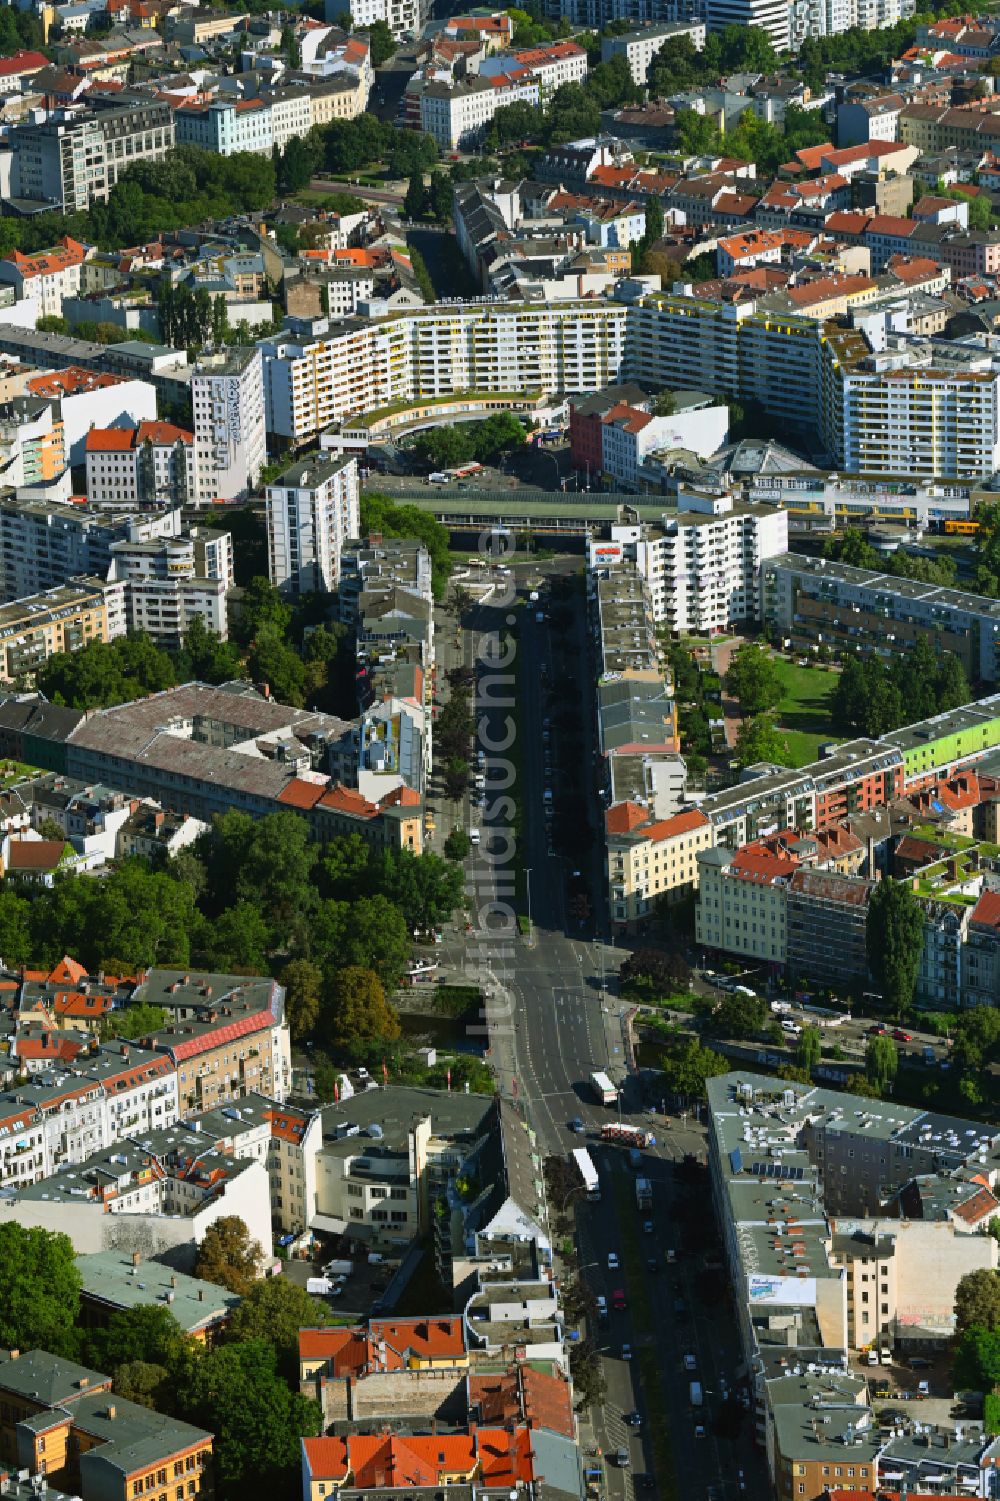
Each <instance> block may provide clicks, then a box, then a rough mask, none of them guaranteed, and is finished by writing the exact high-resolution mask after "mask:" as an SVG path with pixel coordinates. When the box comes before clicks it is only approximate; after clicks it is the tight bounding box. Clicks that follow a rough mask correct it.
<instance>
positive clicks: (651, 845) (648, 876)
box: [604, 802, 712, 932]
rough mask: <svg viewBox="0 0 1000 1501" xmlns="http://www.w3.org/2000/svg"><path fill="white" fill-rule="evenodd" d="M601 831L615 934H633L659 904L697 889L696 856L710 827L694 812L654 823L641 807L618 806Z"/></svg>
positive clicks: (709, 834)
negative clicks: (603, 830)
mask: <svg viewBox="0 0 1000 1501" xmlns="http://www.w3.org/2000/svg"><path fill="white" fill-rule="evenodd" d="M604 829H605V843H606V847H607V882H608V893H609V897H610V906H611V917H612V921H613V923H614V925H615V929H616V931H625V932H636V931H638V929H639V928H640V926H641V925H642V924H643V923H644V922H645V921H646V920H647V919H648V918H649V917H651V916H652V914H653V911H654V909H655V907H656V906H657V904H658V903H659V902H660V901H664V902H667V903H670V902H677V901H681V900H683V898H684V897H686V896H689V895H690V894H691V893H692V892H693V891H694V890H695V888H696V887H697V884H698V870H699V866H698V861H699V856H700V854H701V852H702V851H704V850H707V849H710V847H711V845H712V825H711V823H710V821H709V819H707V818H706V817H705V815H704V814H703V813H702V812H700V810H698V809H693V808H692V809H688V810H687V811H685V812H682V813H677V814H675V815H674V816H673V817H672V818H665V819H657V818H652V817H650V813H649V809H648V808H646V807H643V806H642V805H641V804H638V803H631V802H626V803H618V804H616V805H615V806H614V807H611V808H609V809H608V811H607V813H606V814H605V818H604Z"/></svg>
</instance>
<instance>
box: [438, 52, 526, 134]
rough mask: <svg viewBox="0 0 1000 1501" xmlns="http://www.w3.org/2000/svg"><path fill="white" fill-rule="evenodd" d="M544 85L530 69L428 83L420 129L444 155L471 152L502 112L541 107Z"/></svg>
mask: <svg viewBox="0 0 1000 1501" xmlns="http://www.w3.org/2000/svg"><path fill="white" fill-rule="evenodd" d="M541 100H542V95H541V84H540V82H539V80H538V79H537V78H536V77H535V76H534V74H533V73H531V72H529V71H528V69H526V68H524V69H516V70H514V71H512V72H510V73H499V74H497V75H496V76H495V77H489V76H486V75H482V76H479V75H475V76H473V77H472V78H465V79H463V80H461V81H460V82H458V83H434V82H432V83H428V84H426V85H425V86H424V89H423V92H422V93H421V95H420V128H421V130H425V131H426V132H427V134H428V135H430V136H432V137H433V138H434V141H435V142H436V144H437V145H438V146H439V147H440V149H441V150H442V151H459V150H463V149H464V150H470V149H471V148H473V147H475V146H477V145H478V144H479V142H480V141H481V138H482V135H483V132H484V131H485V129H486V127H487V125H488V124H489V123H490V121H491V120H492V119H493V116H494V115H495V114H496V112H497V110H498V109H502V108H504V107H505V106H506V105H509V104H531V105H534V106H535V107H536V108H540V107H541Z"/></svg>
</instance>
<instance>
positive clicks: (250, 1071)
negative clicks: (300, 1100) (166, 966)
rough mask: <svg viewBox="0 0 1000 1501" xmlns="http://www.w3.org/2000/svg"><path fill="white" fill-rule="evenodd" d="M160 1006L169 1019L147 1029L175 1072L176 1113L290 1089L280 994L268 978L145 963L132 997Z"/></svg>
mask: <svg viewBox="0 0 1000 1501" xmlns="http://www.w3.org/2000/svg"><path fill="white" fill-rule="evenodd" d="M132 1000H133V1004H135V1005H150V1006H162V1007H163V1008H164V1010H165V1011H166V1012H167V1014H168V1016H170V1017H171V1021H170V1022H169V1023H168V1025H167V1026H166V1027H165V1028H164V1029H163V1030H162V1031H160V1032H154V1033H153V1034H152V1035H151V1039H150V1040H151V1042H152V1045H153V1047H154V1048H155V1049H156V1050H157V1051H160V1052H164V1053H166V1055H167V1056H168V1057H169V1058H170V1060H171V1061H172V1063H173V1065H174V1068H175V1069H176V1071H177V1098H178V1105H179V1109H180V1113H181V1114H182V1115H190V1114H192V1113H194V1112H195V1111H200V1110H210V1109H214V1108H215V1107H216V1106H219V1105H223V1104H228V1103H230V1102H231V1101H234V1100H238V1099H240V1098H241V1097H242V1096H244V1095H248V1094H263V1095H267V1096H268V1098H270V1099H272V1100H275V1101H277V1102H278V1103H279V1104H280V1103H281V1102H282V1101H283V1100H284V1098H285V1096H286V1094H287V1093H288V1091H289V1089H290V1088H291V1060H290V1044H289V1039H288V1024H287V1022H286V1021H285V1019H284V1002H285V993H284V991H283V990H282V988H281V986H280V985H278V984H276V983H275V981H273V980H270V979H256V978H237V977H236V976H233V975H211V974H210V975H195V976H192V975H188V974H183V973H181V971H179V970H177V971H175V970H151V971H150V972H149V973H148V974H147V975H146V976H145V978H144V979H143V980H142V981H141V982H140V984H139V985H138V986H137V988H136V990H135V991H134V992H133V996H132Z"/></svg>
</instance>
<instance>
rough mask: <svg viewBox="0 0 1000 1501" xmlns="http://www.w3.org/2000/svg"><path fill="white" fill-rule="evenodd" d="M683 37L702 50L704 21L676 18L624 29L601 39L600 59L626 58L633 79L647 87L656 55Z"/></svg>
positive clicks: (640, 85)
mask: <svg viewBox="0 0 1000 1501" xmlns="http://www.w3.org/2000/svg"><path fill="white" fill-rule="evenodd" d="M680 37H690V39H691V43H692V46H693V47H694V48H695V50H696V51H698V52H700V51H701V50H702V48H703V47H704V45H705V26H704V24H703V22H701V21H691V22H683V21H675V22H672V23H670V24H665V25H664V24H661V25H659V26H643V27H640V28H639V29H637V30H636V31H624V32H621V33H619V35H618V36H606V37H602V38H601V61H602V62H604V63H606V62H610V61H611V59H612V58H613V57H622V56H624V58H625V59H626V61H627V62H628V65H629V71H630V73H631V74H632V81H633V83H635V84H636V85H637V86H638V87H639V88H645V87H646V83H647V81H648V79H649V65H650V63H651V62H652V61H653V58H654V57H655V56H656V54H657V53H658V52H659V51H660V50H661V48H663V47H666V46H667V44H668V43H670V42H674V41H676V40H677V39H678V38H680Z"/></svg>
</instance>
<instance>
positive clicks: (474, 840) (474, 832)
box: [469, 829, 480, 848]
mask: <svg viewBox="0 0 1000 1501" xmlns="http://www.w3.org/2000/svg"><path fill="white" fill-rule="evenodd" d="M479 839H480V834H479V830H478V829H470V830H469V843H470V844H471V845H472V846H473V848H476V847H477V846H478V844H479Z"/></svg>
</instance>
